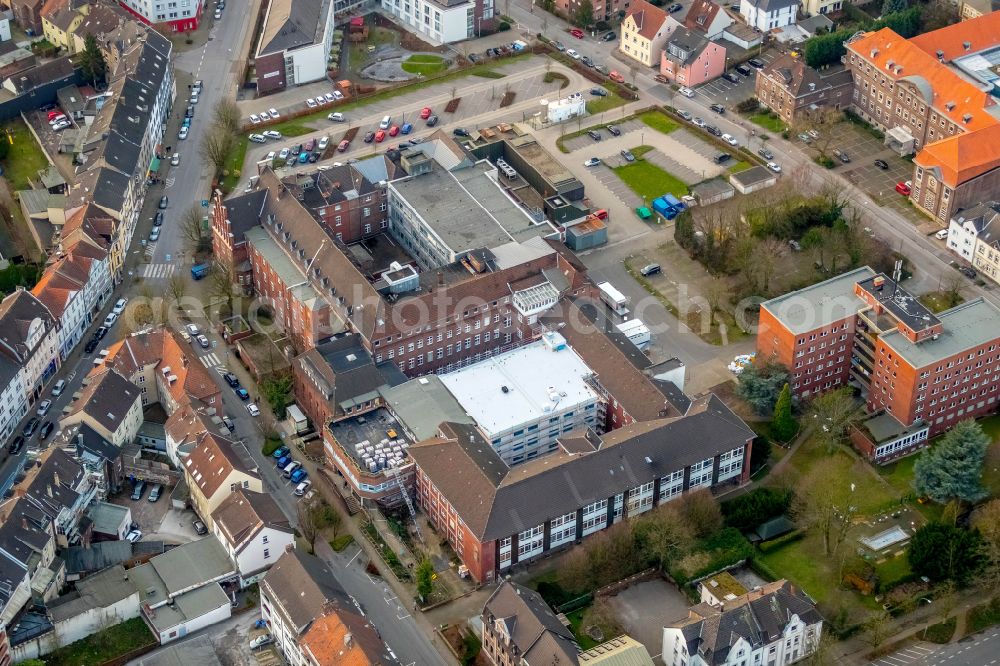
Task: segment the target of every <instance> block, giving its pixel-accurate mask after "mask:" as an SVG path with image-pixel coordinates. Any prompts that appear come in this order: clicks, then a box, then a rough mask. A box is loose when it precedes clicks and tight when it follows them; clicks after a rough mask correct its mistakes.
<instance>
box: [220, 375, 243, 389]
mask: <svg viewBox="0 0 1000 666" xmlns="http://www.w3.org/2000/svg"><path fill="white" fill-rule="evenodd" d="M222 378H223V379H225V380H226V383H227V384H229V385H230V386H232V387H233V388H236V387H237V386H239V385H240V378H239V377H237V376H236V375H234V374H233V373H231V372H227V373H226V374H224V375H222Z"/></svg>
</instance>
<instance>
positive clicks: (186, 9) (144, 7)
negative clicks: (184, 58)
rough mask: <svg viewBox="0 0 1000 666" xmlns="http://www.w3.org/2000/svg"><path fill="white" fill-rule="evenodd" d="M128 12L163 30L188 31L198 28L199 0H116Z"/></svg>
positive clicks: (201, 6) (201, 5)
mask: <svg viewBox="0 0 1000 666" xmlns="http://www.w3.org/2000/svg"><path fill="white" fill-rule="evenodd" d="M118 4H119V5H121V6H122V8H124V9H125V10H126V11H127V12H128V13H129V14H131V15H132V16H135V17H136V18H138V19H139V20H140V21H142V22H143V23H148V24H150V25H154V26H156V27H157V29H158V30H163V31H165V32H189V31H192V30H197V29H198V23H199V21H200V19H201V10H202V9H203V8H204V4H203V3H202V1H201V0H118Z"/></svg>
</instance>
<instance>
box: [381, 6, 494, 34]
mask: <svg viewBox="0 0 1000 666" xmlns="http://www.w3.org/2000/svg"><path fill="white" fill-rule="evenodd" d="M382 10H383V11H385V12H386V13H387V14H391V15H392V16H395V17H396V18H397V19H399V20H400V21H402V22H403V23H405V24H406V25H407V26H408V27H409V28H410V29H411V30H413V31H414V32H416V33H418V34H420V35H421V36H424V37H429V38H430V41H431V42H438V43H442V44H450V43H452V42H460V41H462V40H464V39H469V38H471V37H475V36H476V35H478V34H479V30H480V29H481V28H482V24H483V22H484V21H490V22H492V19H493V14H494V5H493V0H484V1H483V10H482V14H481V15H480V16H478V17H477V16H476V3H475V2H463V3H460V4H457V5H451V4H450V3H437V2H432V1H430V0H382Z"/></svg>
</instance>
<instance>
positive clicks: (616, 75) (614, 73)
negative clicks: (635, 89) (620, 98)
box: [608, 70, 625, 83]
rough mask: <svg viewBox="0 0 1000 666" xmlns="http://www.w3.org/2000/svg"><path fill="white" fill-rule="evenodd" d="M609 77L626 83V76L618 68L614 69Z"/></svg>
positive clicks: (616, 81)
mask: <svg viewBox="0 0 1000 666" xmlns="http://www.w3.org/2000/svg"><path fill="white" fill-rule="evenodd" d="M608 78H609V79H611V80H612V81H614V82H615V83H625V77H624V76H623V75H622V74H621V72H618V71H616V70H612V71H611V73H610V74H608Z"/></svg>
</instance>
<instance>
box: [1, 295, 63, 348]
mask: <svg viewBox="0 0 1000 666" xmlns="http://www.w3.org/2000/svg"><path fill="white" fill-rule="evenodd" d="M36 322H38V323H37V324H36ZM33 324H35V325H42V326H44V327H45V329H46V330H48V329H51V328H52V327H53V326H54V325H55V320H54V319H53V317H52V313H51V312H49V309H48V308H47V307H46V306H45V304H44V303H42V301H40V300H39V299H38V298H36V297H35V295H34V294H32V293H31V292H30V291H27V290H24V289H20V288H18V289H16V290H15V291H14V293H12V294H8V295H7V296H6V297H5V298H4V299H3V300H2V301H0V353H3V354H6V355H7V356H9V357H10V358H11V359H13V360H15V361H19V362H22V363H24V362H27V360H28V359H29V358H30V357H31V355H32V354H34V353H35V352H36V351H38V350H39V349H40V346H39V345H36V346H35V347H34V348H33V349H28V346H27V342H28V337H29V332H30V331H31V328H32V325H33Z"/></svg>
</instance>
